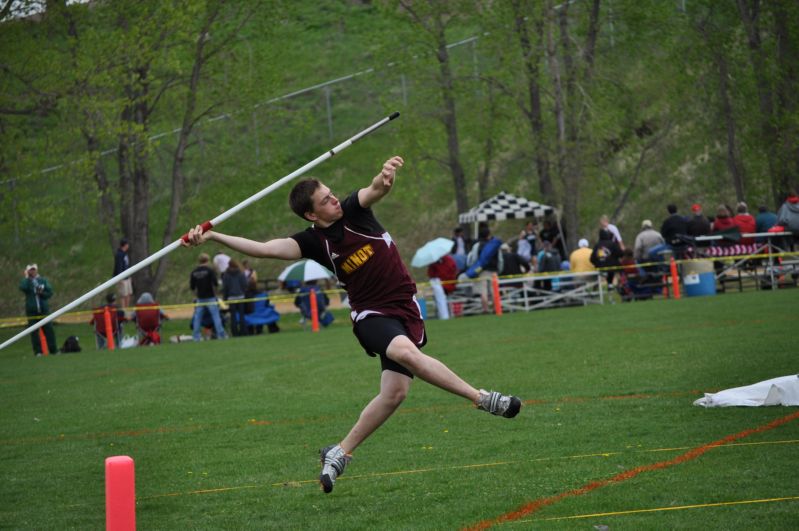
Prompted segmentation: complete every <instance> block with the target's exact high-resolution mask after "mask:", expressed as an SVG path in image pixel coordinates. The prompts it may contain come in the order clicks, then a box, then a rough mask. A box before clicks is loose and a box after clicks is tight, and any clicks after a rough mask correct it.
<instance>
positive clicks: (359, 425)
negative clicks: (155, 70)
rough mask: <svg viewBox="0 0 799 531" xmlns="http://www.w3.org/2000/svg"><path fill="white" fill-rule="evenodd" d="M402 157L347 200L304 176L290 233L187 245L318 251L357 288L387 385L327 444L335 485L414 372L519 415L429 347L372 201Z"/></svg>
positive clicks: (325, 463) (356, 323)
mask: <svg viewBox="0 0 799 531" xmlns="http://www.w3.org/2000/svg"><path fill="white" fill-rule="evenodd" d="M403 162H404V161H403V160H402V158H401V157H398V156H395V157H392V158H390V159H388V160H387V161H386V162H385V164H383V169H382V171H381V172H380V173H379V174H378V175H377V176H375V178H374V179H372V183H371V184H370V185H369V186H367V187H366V188H361V189H360V190H358V191H356V192H353V193H352V194H350V195H349V196H347V198H345V199H344V200H343V201H339V200H338V198H337V197H336V196H335V195H333V193H332V192H331V191H330V189H329V188H328V187H327V186H325V185H324V184H322V183H321V182H319V181H318V180H316V179H305V180H302V181H300V182H298V183H297V184H296V185H295V186H294V188H293V189H292V190H291V194H290V195H289V205H290V206H291V209H292V210H293V211H294V212H295V213H296V214H297V215H298V216H300V217H301V218H303V219H304V220H306V221H311V222H312V223H313V225H312V226H311V227H309V228H308V229H306V230H304V231H302V232H298V233H297V234H294V235H293V236H291V237H290V238H279V239H274V240H269V241H267V242H257V241H253V240H248V239H246V238H241V237H238V236H228V235H225V234H221V233H218V232H215V231H208V232H205V233H203V232H202V228H201V227H200V226H197V227H196V228H194V229H191V230H190V231H189V234H188V240H189V242H188V243H187V244H186V245H199V244H201V243H203V242H205V241H207V240H213V241H215V242H218V243H221V244H223V245H226V246H228V247H230V248H231V249H233V250H235V251H238V252H241V253H244V254H248V255H250V256H254V257H261V258H280V259H283V260H297V259H299V258H310V259H312V260H315V261H317V262H319V263H320V264H322V265H324V266H326V267H327V268H329V269H330V270H331V271H333V273H335V275H336V277H337V278H338V280H339V283H340V284H341V286H342V287H343V288H344V289H345V290H346V291H347V294H348V295H349V301H350V306H351V307H352V314H351V316H352V322H353V329H354V332H355V336H356V337H357V338H358V341H359V342H360V344H361V346H363V348H364V349H365V350H366V352H367V354H369V355H370V356H375V355H377V356H380V363H381V366H382V375H381V377H380V392H379V393H378V395H377V396H376V397H374V398H373V399H372V401H371V402H369V404H368V405H367V406H366V407H365V408H364V410H363V411H362V412H361V415H360V417H359V418H358V421H357V422H356V423H355V425H354V426H353V427H352V429H351V430H350V432H349V433H348V434H347V436H346V437H345V438H344V439H342V440H341V442H339V443H338V444H334V445H331V446H328V447H326V448H324V449H323V450H321V451H320V453H321V459H322V473H321V474H320V476H319V482H320V483H321V485H322V489H323V490H324V491H325V492H331V491H332V490H333V485H334V484H335V482H336V478H337V477H338V476H340V475H341V474H342V473H343V472H344V467H346V465H347V463H349V461H350V459H351V458H352V452H353V451H355V449H356V448H357V447H358V445H360V444H361V443H362V442H363V441H364V440H365V439H366V438H367V437H369V435H371V434H372V433H373V432H374V431H375V430H376V429H377V428H379V427H380V426H381V425H382V424H383V423H384V422H385V421H386V420H387V419H388V417H390V416H391V414H392V413H394V411H395V410H396V409H397V408H398V407H399V405H400V404H401V403H402V401H403V400H404V399H405V396H406V395H407V394H408V389H409V388H410V385H411V380H412V379H413V377H414V376H418V377H419V378H421V379H422V380H424V381H426V382H428V383H431V384H433V385H435V386H437V387H440V388H441V389H444V390H445V391H449V392H450V393H454V394H456V395H460V396H462V397H464V398H467V399H468V400H471V401H472V402H474V404H475V405H476V406H477V407H478V408H479V409H482V410H485V411H488V412H489V413H492V414H494V415H501V416H503V417H508V418H510V417H515V416H516V414H517V413H518V412H519V409H520V408H521V405H522V403H521V400H519V399H518V398H517V397H515V396H507V395H502V394H500V393H498V392H495V391H492V392H488V391H485V390H482V389H480V390H478V389H476V388H474V387H472V386H471V385H469V384H468V383H466V382H465V381H463V380H462V379H461V378H460V377H458V376H457V375H456V374H455V373H454V372H452V371H451V370H450V369H449V368H448V367H447V366H446V365H444V364H443V363H441V362H440V361H438V360H437V359H435V358H432V357H430V356H428V355H426V354H424V353H423V352H422V351H421V350H419V348H420V347H422V346H424V344H425V343H426V342H427V338H426V336H425V329H424V322H423V321H422V317H421V312H420V309H419V304H418V303H417V302H416V298H415V293H416V285H415V284H414V282H413V280H412V279H411V277H410V275H409V274H408V270H407V269H406V268H405V265H404V264H403V262H402V260H401V259H400V255H399V252H398V251H397V246H396V244H395V243H394V241H393V240H392V239H391V236H389V234H388V232H386V230H385V229H384V228H383V227H382V226H381V225H380V223H379V222H378V221H377V219H376V218H375V216H374V214H373V213H372V209H371V207H372V205H374V204H375V203H376V202H377V201H379V200H380V199H382V198H383V197H384V196H385V195H386V194H388V192H389V191H391V187H392V186H393V184H394V177H395V175H396V173H397V169H398V168H400V167H401V166H402V165H403Z"/></svg>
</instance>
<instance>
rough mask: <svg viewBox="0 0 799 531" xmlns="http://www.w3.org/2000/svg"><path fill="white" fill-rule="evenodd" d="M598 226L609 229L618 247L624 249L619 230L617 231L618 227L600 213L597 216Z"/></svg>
mask: <svg viewBox="0 0 799 531" xmlns="http://www.w3.org/2000/svg"><path fill="white" fill-rule="evenodd" d="M599 228H600V229H605V230H609V231H610V233H611V234H613V239H614V240H615V241H616V243H618V244H619V248H620V249H621V250H624V242H623V241H622V239H621V232H619V228H618V227H617V226H616V225H614V224H613V223H611V222H610V219H609V218H608V216H607V215H605V214H602V215H601V216H600V217H599Z"/></svg>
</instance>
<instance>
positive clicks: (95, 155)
mask: <svg viewBox="0 0 799 531" xmlns="http://www.w3.org/2000/svg"><path fill="white" fill-rule="evenodd" d="M88 121H89V120H88V119H87V123H88ZM83 137H84V138H85V139H86V149H87V151H88V152H89V156H90V157H91V158H92V159H93V160H94V182H95V183H96V184H97V189H98V190H99V191H100V221H101V223H102V224H103V226H104V227H105V229H106V235H107V237H108V245H109V247H110V248H111V249H115V248H116V244H117V233H116V230H115V226H116V212H115V208H114V198H113V196H112V193H111V189H110V187H109V186H108V174H107V173H106V171H105V166H104V165H103V158H102V155H101V154H100V141H99V140H98V139H97V137H96V136H94V135H93V134H92V133H91V132H89V131H88V130H87V129H85V128H84V129H83Z"/></svg>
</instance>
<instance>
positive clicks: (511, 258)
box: [500, 243, 530, 276]
mask: <svg viewBox="0 0 799 531" xmlns="http://www.w3.org/2000/svg"><path fill="white" fill-rule="evenodd" d="M500 252H502V271H500V274H501V275H503V276H507V275H523V274H525V273H528V272H529V271H530V261H529V260H527V259H525V258H524V257H523V256H522V255H520V254H519V253H514V252H513V251H511V250H510V246H509V245H508V244H506V243H503V244H502V245H501V246H500Z"/></svg>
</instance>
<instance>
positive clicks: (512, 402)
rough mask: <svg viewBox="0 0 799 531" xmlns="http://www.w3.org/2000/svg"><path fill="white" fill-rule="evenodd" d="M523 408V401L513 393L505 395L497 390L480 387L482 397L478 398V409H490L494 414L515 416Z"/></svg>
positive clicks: (508, 416) (506, 416) (507, 416)
mask: <svg viewBox="0 0 799 531" xmlns="http://www.w3.org/2000/svg"><path fill="white" fill-rule="evenodd" d="M521 408H522V401H521V400H520V399H519V398H518V397H516V396H511V395H503V394H501V393H498V392H497V391H490V392H489V391H486V390H485V389H480V398H478V399H477V409H482V410H483V411H488V412H489V413H491V414H492V415H501V416H503V417H505V418H509V419H510V418H513V417H515V416H516V415H517V414H518V413H519V410H520V409H521Z"/></svg>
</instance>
